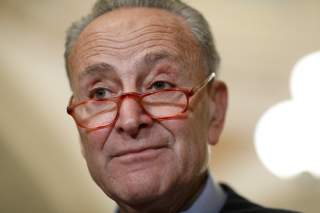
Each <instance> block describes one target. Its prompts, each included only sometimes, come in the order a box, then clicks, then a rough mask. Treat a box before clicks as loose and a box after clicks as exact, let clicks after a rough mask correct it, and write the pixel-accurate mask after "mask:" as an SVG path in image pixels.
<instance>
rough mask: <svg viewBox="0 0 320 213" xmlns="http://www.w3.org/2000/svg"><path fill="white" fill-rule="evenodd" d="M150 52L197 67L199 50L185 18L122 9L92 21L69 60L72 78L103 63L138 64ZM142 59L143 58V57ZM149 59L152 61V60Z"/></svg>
mask: <svg viewBox="0 0 320 213" xmlns="http://www.w3.org/2000/svg"><path fill="white" fill-rule="evenodd" d="M150 52H155V53H156V54H155V55H156V56H155V57H156V58H157V55H159V54H157V52H158V53H161V54H160V55H166V54H167V55H169V56H171V59H176V60H177V61H182V62H183V63H184V64H185V65H186V66H187V64H188V63H190V64H194V61H193V60H194V59H195V58H197V57H196V55H197V56H198V55H199V54H198V53H199V52H200V51H199V47H198V45H197V42H196V40H195V39H194V37H193V34H192V33H191V31H190V29H189V26H188V25H187V24H186V22H185V21H184V19H183V18H182V17H179V16H177V15H175V14H172V13H170V12H168V11H165V10H161V9H152V8H123V9H117V10H115V11H112V12H109V13H106V14H104V15H102V16H100V17H98V18H96V19H95V20H94V21H92V22H91V23H90V24H89V25H88V26H87V27H86V28H85V29H84V30H83V32H82V33H81V34H80V36H79V38H78V40H77V41H76V43H75V45H74V48H73V50H72V51H71V54H70V56H69V59H68V66H69V69H70V70H71V72H72V73H71V76H72V75H79V73H81V72H82V71H83V70H85V68H86V67H90V66H92V65H94V64H99V63H101V62H106V61H108V60H109V61H110V59H112V61H117V62H119V63H117V64H121V63H123V62H125V63H126V64H128V63H132V64H134V63H136V62H137V59H138V58H139V57H140V56H143V55H149V56H150ZM140 58H141V57H140ZM149 58H150V57H149Z"/></svg>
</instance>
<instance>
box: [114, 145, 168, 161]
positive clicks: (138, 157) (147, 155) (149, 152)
mask: <svg viewBox="0 0 320 213" xmlns="http://www.w3.org/2000/svg"><path fill="white" fill-rule="evenodd" d="M166 148H167V147H165V146H159V147H145V148H139V149H131V150H124V151H122V152H120V153H118V154H116V155H114V156H113V158H114V159H117V160H120V161H121V162H123V163H135V162H142V161H150V160H153V159H156V158H157V157H158V156H159V155H160V154H161V153H162V152H163V151H165V150H166Z"/></svg>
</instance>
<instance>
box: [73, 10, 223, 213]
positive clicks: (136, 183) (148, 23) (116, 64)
mask: <svg viewBox="0 0 320 213" xmlns="http://www.w3.org/2000/svg"><path fill="white" fill-rule="evenodd" d="M68 66H69V70H70V76H71V79H70V80H71V85H72V89H73V93H74V99H73V102H74V103H76V102H78V101H81V100H86V99H89V98H90V97H89V96H88V94H89V93H90V91H92V90H93V89H95V88H106V89H107V95H119V94H122V93H125V92H140V93H143V92H148V91H153V90H155V86H154V82H157V81H161V82H168V83H164V87H165V88H171V87H182V88H192V87H193V86H195V85H197V84H199V83H200V82H201V81H203V80H204V79H205V78H206V77H207V75H208V74H206V70H204V66H203V57H202V56H201V54H200V49H199V47H198V44H197V42H196V40H195V38H194V37H193V35H192V34H191V32H190V30H189V27H188V26H187V24H186V23H185V21H184V20H183V19H182V18H181V17H178V16H176V15H174V14H171V13H169V12H167V11H164V10H159V9H151V8H126V9H118V10H115V11H112V12H110V13H107V14H105V15H103V16H100V17H98V18H97V19H96V20H94V21H93V22H92V23H90V24H89V25H88V26H87V27H86V28H85V29H84V31H83V32H82V33H81V34H80V37H79V39H78V40H77V42H76V43H75V46H74V48H73V50H72V52H71V54H70V56H69V58H68ZM226 108H227V88H226V86H225V84H224V83H222V82H221V81H215V82H214V83H212V84H209V86H207V87H206V88H205V89H202V90H201V91H200V92H199V93H197V94H196V95H195V96H194V97H192V98H191V103H190V106H189V109H188V111H187V113H186V115H185V116H184V117H182V118H179V119H170V120H163V121H158V120H154V119H151V118H150V117H149V116H148V115H147V114H146V113H145V112H144V111H143V110H142V109H141V107H140V105H139V104H138V103H137V101H136V100H135V99H132V98H125V99H124V100H123V102H122V104H121V107H120V109H119V117H118V119H117V120H116V121H115V123H114V124H113V125H112V126H110V127H107V128H103V129H100V130H96V131H87V130H85V129H83V128H79V133H80V137H81V147H82V153H83V156H84V158H85V159H86V162H87V166H88V168H89V171H90V174H91V176H92V178H93V179H94V180H95V182H96V183H97V184H98V185H99V187H100V188H101V189H102V190H103V191H104V192H105V193H106V194H107V195H108V196H109V197H111V198H112V199H113V200H115V201H116V202H117V203H118V205H119V207H120V211H121V212H177V211H178V210H181V209H184V208H186V206H187V205H188V203H189V202H190V200H192V199H193V198H194V195H195V194H197V192H198V191H199V189H200V188H201V184H202V183H203V180H204V178H205V176H206V170H207V161H208V144H211V145H214V144H216V143H217V141H218V138H219V135H220V133H221V130H222V128H223V123H224V118H225V112H226ZM124 153H126V154H124Z"/></svg>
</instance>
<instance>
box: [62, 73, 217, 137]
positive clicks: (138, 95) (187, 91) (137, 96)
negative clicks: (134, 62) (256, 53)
mask: <svg viewBox="0 0 320 213" xmlns="http://www.w3.org/2000/svg"><path fill="white" fill-rule="evenodd" d="M215 76H216V74H215V73H211V74H210V75H209V76H208V77H207V78H206V79H205V80H204V81H203V82H201V83H200V84H199V85H197V86H195V87H193V88H192V89H186V88H173V89H163V90H159V91H154V92H148V93H142V94H141V93H137V92H128V93H123V94H121V95H119V96H115V97H111V98H106V99H101V100H96V99H89V100H84V101H80V102H78V103H75V104H71V103H72V101H73V95H72V96H71V98H70V101H69V105H68V107H67V113H68V114H69V115H70V116H72V117H73V119H74V120H75V122H76V124H77V125H78V126H79V127H81V128H84V129H87V130H88V131H95V130H98V129H102V128H107V127H110V126H112V125H113V124H114V123H115V122H116V120H117V119H118V117H119V109H120V107H121V103H122V101H123V100H124V99H125V98H126V97H130V98H134V99H135V100H137V102H138V104H139V105H140V106H141V108H142V109H143V111H144V112H145V113H146V114H147V115H148V116H149V117H150V118H152V119H156V120H169V119H177V118H179V117H181V116H183V115H184V113H185V112H186V111H187V109H188V107H189V99H190V98H191V97H192V96H193V95H194V94H196V93H197V92H198V91H199V90H201V89H202V88H203V87H205V86H206V85H207V84H208V83H209V82H210V81H211V80H213V79H214V77H215ZM168 91H179V92H182V93H184V95H185V96H186V99H187V103H186V105H185V107H184V109H183V110H182V111H181V112H180V113H178V114H176V115H173V116H162V117H155V116H152V115H151V114H150V113H149V112H148V111H147V110H145V108H144V107H143V104H141V100H142V99H143V98H144V97H146V96H149V95H153V94H156V93H161V92H168ZM103 101H112V102H114V103H116V105H117V114H116V116H115V118H114V120H113V121H112V122H111V123H109V124H107V125H103V126H98V127H94V128H90V127H87V126H84V125H83V124H81V123H80V122H79V121H78V120H77V118H76V116H75V115H74V109H75V108H76V107H78V106H81V105H83V104H87V103H90V102H103Z"/></svg>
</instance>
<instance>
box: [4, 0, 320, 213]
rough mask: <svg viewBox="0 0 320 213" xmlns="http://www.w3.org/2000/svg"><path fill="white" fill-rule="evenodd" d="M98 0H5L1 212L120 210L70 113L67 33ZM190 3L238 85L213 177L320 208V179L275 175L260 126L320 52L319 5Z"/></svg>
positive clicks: (271, 200) (261, 197) (292, 0)
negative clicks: (87, 157)
mask: <svg viewBox="0 0 320 213" xmlns="http://www.w3.org/2000/svg"><path fill="white" fill-rule="evenodd" d="M93 2H94V0H86V1H85V0H68V1H62V0H55V1H49V0H41V1H40V0H28V1H22V0H1V1H0V49H1V52H0V85H1V86H0V88H1V89H0V95H1V101H0V116H1V119H0V165H1V172H0V212H4V213H16V212H25V213H29V212H30V213H31V212H32V213H38V212H39V213H40V212H47V213H51V212H52V213H57V212H59V213H64V212H66V213H72V212H78V213H79V212H95V213H102V212H112V209H113V208H114V203H113V202H112V201H110V200H109V199H108V198H107V197H106V196H105V195H104V194H103V193H102V192H101V191H100V189H99V188H98V187H97V186H96V185H95V184H94V183H93V181H92V180H91V178H90V176H89V174H88V171H87V168H86V165H85V161H84V160H83V159H82V156H81V154H80V148H79V138H78V135H77V131H76V128H75V125H74V123H73V121H72V119H71V118H70V117H69V116H68V115H67V114H66V112H65V107H66V105H67V103H68V99H69V96H70V95H71V92H70V89H69V86H68V82H67V77H66V74H65V70H64V61H63V52H64V38H65V30H66V28H67V27H68V26H69V25H70V24H71V22H73V21H74V20H77V19H79V17H81V16H83V15H84V14H86V13H87V12H88V11H89V9H90V8H91V6H92V4H93ZM187 2H189V3H190V4H191V5H193V6H194V7H195V8H197V9H199V10H200V11H201V12H203V14H204V16H205V17H206V18H207V19H208V20H209V22H210V25H211V27H212V31H213V33H214V36H215V40H216V42H217V46H218V50H219V52H220V54H221V57H222V66H221V69H220V72H221V76H220V77H221V79H223V80H224V81H226V82H227V84H228V85H229V90H230V91H229V93H230V103H229V111H228V115H227V116H228V118H227V122H226V126H225V130H224V133H223V135H222V137H221V140H220V142H219V144H218V145H217V146H215V147H214V148H213V149H212V159H211V162H210V166H211V168H212V173H214V175H215V176H216V177H217V179H218V180H219V181H222V182H227V183H228V184H230V185H231V186H232V187H233V188H234V189H235V190H236V191H238V192H240V193H241V194H243V195H244V196H246V197H248V198H250V199H251V200H252V201H255V202H258V203H261V204H264V205H266V206H273V207H279V208H289V209H296V210H300V211H303V212H307V213H317V212H319V210H320V205H319V202H320V178H317V177H316V176H313V175H311V174H309V173H307V172H306V173H302V174H299V175H296V176H293V177H290V178H287V179H281V178H279V177H277V176H275V175H274V174H272V173H271V172H270V171H269V170H268V169H266V168H265V166H264V164H263V163H262V162H261V160H260V159H259V157H258V155H257V152H256V151H255V145H254V131H255V128H256V124H257V122H258V120H259V119H260V118H261V116H262V115H263V113H264V112H265V111H266V110H267V109H269V108H270V107H271V106H273V105H275V104H276V103H278V102H280V101H284V100H286V99H290V91H289V78H290V75H291V72H292V69H293V67H294V65H295V64H296V62H297V61H298V60H299V59H300V58H302V57H303V56H305V55H307V54H309V53H312V52H315V51H319V50H320V24H319V20H320V1H318V0H305V1H301V0H238V1H232V0H211V1H205V0H197V1H196V0H189V1H187ZM319 72H320V70H319ZM284 128H285V127H284ZM318 142H320V141H318ZM301 143H303V141H301ZM319 151H320V150H319ZM284 155H285V153H284ZM319 164H320V162H319ZM288 166H289V165H288Z"/></svg>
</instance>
